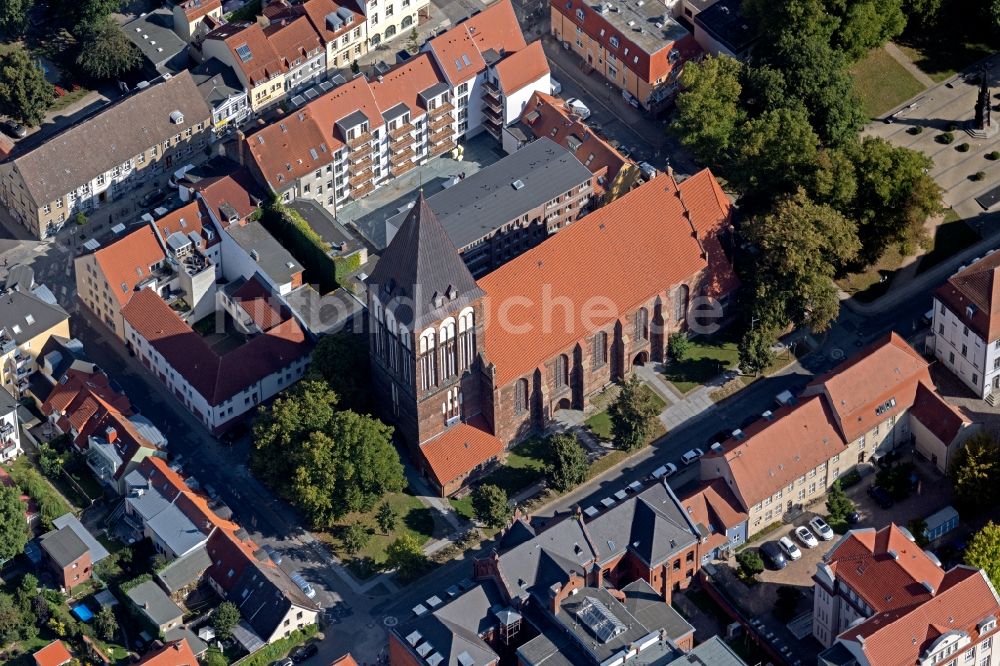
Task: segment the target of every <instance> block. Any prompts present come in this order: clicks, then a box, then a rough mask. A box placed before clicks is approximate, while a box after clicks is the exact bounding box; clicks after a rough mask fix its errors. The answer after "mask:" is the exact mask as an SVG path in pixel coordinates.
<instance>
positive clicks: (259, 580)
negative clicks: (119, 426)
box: [229, 561, 315, 641]
mask: <svg viewBox="0 0 1000 666" xmlns="http://www.w3.org/2000/svg"><path fill="white" fill-rule="evenodd" d="M229 600H230V601H232V602H233V603H234V604H236V605H237V606H238V607H239V609H240V615H241V616H243V619H244V620H245V621H246V622H247V624H249V625H250V627H251V628H252V629H253V630H254V632H255V633H256V634H257V635H258V636H259V637H260V638H261V639H263V640H264V641H267V640H268V639H270V638H271V635H272V634H274V632H275V631H276V630H277V629H278V625H279V624H280V623H281V621H282V620H283V619H284V618H285V615H286V614H287V613H288V610H289V609H290V608H291V607H292V605H293V604H294V605H296V606H301V607H303V608H310V609H313V608H315V605H314V604H313V603H312V602H311V601H309V599H308V598H306V596H305V595H304V594H303V592H302V590H301V589H299V587H298V586H297V585H296V584H295V583H293V582H292V580H291V579H290V578H289V577H288V574H286V573H285V572H284V571H283V570H281V569H279V568H278V567H266V566H262V565H261V564H260V563H259V562H252V561H251V562H250V564H249V566H247V567H246V568H245V569H244V570H243V574H242V575H241V576H240V579H239V580H238V581H237V582H236V585H235V586H234V587H233V589H232V590H230V592H229Z"/></svg>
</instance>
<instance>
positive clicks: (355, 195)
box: [351, 181, 375, 200]
mask: <svg viewBox="0 0 1000 666" xmlns="http://www.w3.org/2000/svg"><path fill="white" fill-rule="evenodd" d="M374 189H375V183H373V182H371V181H368V182H367V183H365V184H364V185H361V186H359V187H352V188H351V198H352V199H355V200H357V199H360V198H361V197H363V196H365V195H367V194H369V193H370V192H371V191H372V190H374Z"/></svg>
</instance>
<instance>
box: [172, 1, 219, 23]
mask: <svg viewBox="0 0 1000 666" xmlns="http://www.w3.org/2000/svg"><path fill="white" fill-rule="evenodd" d="M180 7H181V9H183V10H184V16H185V17H186V18H187V20H188V21H193V20H195V19H197V18H201V17H202V16H205V15H206V14H209V13H211V12H213V11H215V10H217V9H218V10H221V9H222V0H187V2H184V3H182V4H181V6H180Z"/></svg>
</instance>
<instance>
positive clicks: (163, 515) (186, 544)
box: [146, 504, 206, 555]
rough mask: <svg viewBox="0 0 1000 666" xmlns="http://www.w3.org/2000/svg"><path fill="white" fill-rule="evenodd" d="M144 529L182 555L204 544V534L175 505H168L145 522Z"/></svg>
mask: <svg viewBox="0 0 1000 666" xmlns="http://www.w3.org/2000/svg"><path fill="white" fill-rule="evenodd" d="M146 527H148V528H149V530H150V531H151V532H153V533H154V534H156V536H158V537H159V538H160V540H161V541H163V543H164V544H166V546H167V547H168V548H169V549H170V550H172V551H174V552H175V553H177V554H178V555H183V554H185V553H187V552H188V551H190V550H191V549H192V548H195V547H196V546H197V545H198V544H200V543H204V542H205V538H206V537H205V534H204V533H202V531H201V530H200V529H198V526H197V525H195V524H194V523H193V522H191V519H190V518H188V517H187V516H186V515H184V512H183V511H181V510H180V509H179V508H178V507H177V505H176V504H168V505H167V506H165V507H164V508H163V510H162V511H160V512H159V513H157V514H156V515H155V516H153V517H152V518H150V519H149V520H147V521H146Z"/></svg>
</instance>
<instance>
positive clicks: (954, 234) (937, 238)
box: [917, 208, 980, 275]
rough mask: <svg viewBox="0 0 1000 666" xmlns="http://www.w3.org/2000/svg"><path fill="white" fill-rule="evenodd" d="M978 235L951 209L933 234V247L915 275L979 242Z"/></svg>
mask: <svg viewBox="0 0 1000 666" xmlns="http://www.w3.org/2000/svg"><path fill="white" fill-rule="evenodd" d="M979 238H980V237H979V234H978V233H976V231H975V230H974V229H973V228H972V227H970V226H969V225H967V224H966V223H965V221H964V220H962V219H961V218H960V217H959V216H958V213H956V212H955V211H954V210H952V209H951V208H949V209H947V210H946V211H945V214H944V222H942V223H941V224H939V225H938V227H937V229H936V230H935V232H934V247H932V248H931V249H930V250H929V251H928V252H927V254H925V255H924V256H923V257H922V258H921V259H920V265H919V266H917V274H918V275H919V274H920V273H923V272H924V271H926V270H928V269H931V268H933V267H934V266H937V265H938V264H940V263H941V262H942V261H944V260H945V259H948V258H949V257H951V256H952V255H954V254H956V253H958V252H961V251H962V250H964V249H965V248H967V247H969V246H970V245H972V244H974V243H976V242H977V241H978V240H979Z"/></svg>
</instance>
